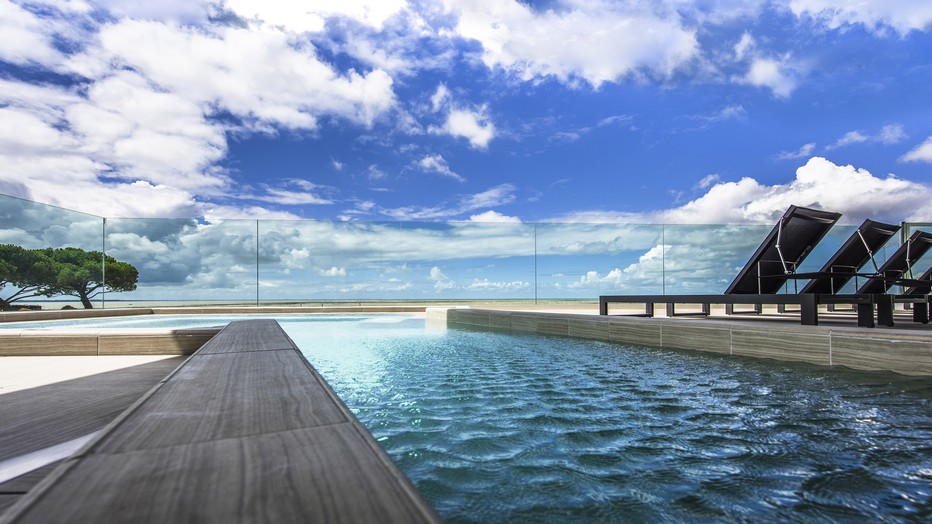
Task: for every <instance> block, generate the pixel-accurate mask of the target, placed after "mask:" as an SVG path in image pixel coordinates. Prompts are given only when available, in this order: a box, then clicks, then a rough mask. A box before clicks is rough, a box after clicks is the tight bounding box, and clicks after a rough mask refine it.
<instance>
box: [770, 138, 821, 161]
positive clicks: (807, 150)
mask: <svg viewBox="0 0 932 524" xmlns="http://www.w3.org/2000/svg"><path fill="white" fill-rule="evenodd" d="M815 147H816V145H815V143H814V142H810V143H808V144H803V145H802V146H801V147H800V148H799V149H798V150H796V151H781V152H780V153H778V154H777V160H796V159H799V158H806V157H807V156H810V155H811V154H812V152H813V151H815Z"/></svg>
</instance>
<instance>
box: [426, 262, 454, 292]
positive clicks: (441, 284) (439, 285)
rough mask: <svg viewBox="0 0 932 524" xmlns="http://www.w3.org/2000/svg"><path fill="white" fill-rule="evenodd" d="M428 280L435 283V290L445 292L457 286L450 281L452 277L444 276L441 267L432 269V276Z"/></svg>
mask: <svg viewBox="0 0 932 524" xmlns="http://www.w3.org/2000/svg"><path fill="white" fill-rule="evenodd" d="M428 278H429V279H430V280H432V281H433V282H434V290H436V291H443V290H445V289H452V288H453V287H454V286H456V283H455V282H453V280H451V279H450V277H448V276H446V275H444V274H443V271H441V270H440V267H439V266H434V267H432V268H430V274H429V275H428Z"/></svg>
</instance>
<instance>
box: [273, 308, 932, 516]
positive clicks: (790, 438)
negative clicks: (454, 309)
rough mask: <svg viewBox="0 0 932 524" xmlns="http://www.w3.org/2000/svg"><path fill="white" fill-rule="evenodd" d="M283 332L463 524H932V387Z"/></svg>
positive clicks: (386, 329)
mask: <svg viewBox="0 0 932 524" xmlns="http://www.w3.org/2000/svg"><path fill="white" fill-rule="evenodd" d="M283 325H284V326H285V328H286V330H288V331H289V334H290V335H291V336H292V338H294V339H295V341H296V342H297V343H298V345H299V346H300V347H303V348H305V349H306V351H307V353H308V358H309V360H310V361H311V362H312V364H314V366H315V367H316V368H317V369H318V370H319V371H320V372H321V374H323V375H324V377H325V378H326V379H327V380H328V381H329V382H330V384H331V385H332V386H333V388H334V389H335V390H336V391H337V393H338V394H339V395H340V396H341V397H342V398H343V399H344V401H345V402H346V403H347V405H348V406H349V407H350V408H351V409H352V410H353V411H354V412H355V413H356V414H357V416H358V417H359V419H360V420H361V421H362V422H363V424H365V425H366V426H367V427H368V428H369V429H370V430H371V431H372V433H373V435H375V436H376V438H377V439H378V441H379V442H380V444H381V445H382V446H383V447H384V448H385V449H386V451H388V453H389V454H390V455H391V456H392V457H393V459H394V460H395V461H396V462H397V463H398V465H399V466H400V467H401V469H402V470H403V471H405V472H406V473H407V474H408V476H409V477H410V478H411V479H412V480H413V481H414V483H415V484H416V485H417V487H418V489H420V490H421V492H422V493H424V495H425V496H426V497H427V498H428V499H429V500H430V501H431V503H432V504H434V506H435V507H436V509H437V510H438V512H439V513H440V514H441V515H442V516H443V517H444V518H445V519H446V520H448V521H450V522H561V523H562V522H927V521H930V520H932V381H930V380H929V379H911V378H906V377H900V376H896V375H892V374H884V373H859V372H853V371H845V370H843V369H824V368H815V367H810V366H805V365H795V364H785V363H776V362H769V361H756V360H740V359H729V358H724V357H719V356H715V355H705V354H695V353H690V352H675V351H667V350H658V349H652V348H645V347H628V346H623V345H613V344H606V343H600V342H583V341H578V340H571V339H562V338H533V337H517V336H511V335H502V334H489V333H481V332H471V331H455V330H452V331H440V332H431V331H426V330H425V329H424V327H423V324H417V323H407V322H402V323H400V324H399V325H392V324H385V325H383V326H381V327H382V328H383V329H379V330H376V329H364V330H350V331H349V332H347V330H346V329H345V326H338V328H334V329H333V331H332V332H327V331H326V330H323V331H325V333H323V334H321V328H320V326H319V325H316V324H315V326H314V329H315V330H316V331H315V332H313V333H310V334H302V333H301V332H300V330H295V331H293V330H291V329H289V326H288V324H287V323H283ZM369 327H371V326H369ZM363 335H365V337H363ZM302 337H306V338H303V339H302Z"/></svg>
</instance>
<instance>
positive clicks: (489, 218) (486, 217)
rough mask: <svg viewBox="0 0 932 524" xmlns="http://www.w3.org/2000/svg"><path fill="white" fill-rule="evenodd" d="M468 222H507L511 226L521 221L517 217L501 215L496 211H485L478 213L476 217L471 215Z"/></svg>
mask: <svg viewBox="0 0 932 524" xmlns="http://www.w3.org/2000/svg"><path fill="white" fill-rule="evenodd" d="M469 221H470V222H507V223H513V224H520V223H521V219H520V218H518V217H511V216H508V215H503V214H501V213H499V212H498V211H492V210H489V211H486V212H485V213H479V214H478V215H472V216H470V217H469Z"/></svg>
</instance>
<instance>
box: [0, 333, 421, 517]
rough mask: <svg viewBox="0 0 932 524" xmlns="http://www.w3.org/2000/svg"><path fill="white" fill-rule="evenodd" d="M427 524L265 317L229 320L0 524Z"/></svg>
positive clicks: (397, 475)
mask: <svg viewBox="0 0 932 524" xmlns="http://www.w3.org/2000/svg"><path fill="white" fill-rule="evenodd" d="M64 521H67V522H94V523H99V522H116V521H119V522H139V523H143V522H152V523H163V522H194V521H196V522H223V523H226V522H353V523H355V522H375V521H378V522H438V521H439V517H437V515H436V514H435V513H434V511H433V510H432V509H431V508H430V506H429V505H428V504H427V503H426V502H425V501H424V500H423V499H422V498H421V496H420V494H419V493H418V492H417V491H416V490H415V489H414V487H413V486H412V485H411V484H410V482H409V481H408V479H407V478H406V477H405V476H404V474H403V473H401V472H400V470H398V469H397V467H396V466H395V465H394V464H393V463H392V462H391V460H390V459H389V458H388V456H387V455H386V454H385V453H384V451H382V449H381V448H380V447H379V446H378V444H377V443H376V442H375V441H374V440H373V439H372V437H371V435H369V433H368V431H367V430H366V429H365V428H363V427H362V426H361V425H360V424H359V422H358V421H357V420H356V418H355V417H354V416H353V415H352V414H351V413H350V412H349V410H348V409H347V408H346V407H345V406H344V405H343V403H342V402H341V401H340V400H339V399H338V398H337V397H336V395H335V394H334V393H333V392H332V391H331V390H330V388H329V386H327V384H326V383H325V382H324V380H323V379H322V378H321V377H320V376H319V375H318V374H317V372H316V371H315V370H314V369H313V368H312V367H311V366H310V364H309V363H308V362H307V360H306V359H304V357H303V356H302V355H301V353H300V352H299V351H298V350H297V348H296V347H295V346H294V343H293V342H292V341H291V339H289V338H288V336H287V335H286V334H285V333H284V331H282V329H281V327H280V326H279V325H278V323H277V322H275V321H274V320H246V321H238V322H233V323H231V324H230V325H229V326H227V327H226V328H225V329H224V330H223V331H221V332H220V333H219V334H218V335H217V336H216V337H214V338H213V339H211V341H210V342H208V343H207V344H206V345H204V347H202V348H201V349H200V350H199V351H198V352H197V353H195V354H194V355H193V356H191V357H190V358H189V359H188V360H187V361H186V362H185V363H184V364H183V365H182V366H181V367H179V368H178V369H177V370H176V371H175V372H174V373H172V374H171V375H170V376H169V377H168V378H167V379H166V380H165V381H163V382H162V383H161V384H160V385H159V387H157V388H154V389H153V390H151V391H150V392H149V394H148V395H146V396H145V397H143V398H142V399H140V401H139V402H137V403H136V404H135V405H134V406H133V407H132V408H130V409H129V410H127V411H126V412H124V414H123V415H121V416H120V417H119V418H118V419H117V420H116V421H115V422H114V423H113V424H111V425H110V426H109V427H108V428H107V430H105V431H104V432H103V433H102V435H101V436H99V437H98V438H97V439H95V440H94V441H92V442H90V443H89V444H88V445H86V446H85V447H84V448H83V449H82V450H81V451H80V452H78V453H77V454H75V455H74V456H72V457H71V458H69V459H68V460H67V461H65V463H63V464H62V465H61V466H59V468H57V469H56V470H55V471H54V472H53V473H52V474H51V475H50V476H49V477H48V478H47V479H46V480H45V481H44V482H43V483H42V485H40V486H39V487H37V488H36V489H35V490H33V491H31V492H30V493H29V494H28V495H26V496H25V497H24V498H23V500H21V501H20V502H19V503H18V504H17V505H15V506H14V507H13V508H11V509H10V511H8V512H7V513H6V514H4V515H2V516H0V522H3V523H7V522H17V523H27V522H36V523H40V522H41V523H45V522H64Z"/></svg>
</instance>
